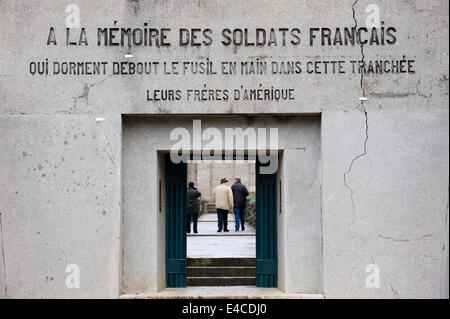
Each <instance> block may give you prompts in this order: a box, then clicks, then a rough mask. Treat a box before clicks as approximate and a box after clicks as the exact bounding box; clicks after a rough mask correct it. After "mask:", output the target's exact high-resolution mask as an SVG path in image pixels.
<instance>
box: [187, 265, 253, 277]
mask: <svg viewBox="0 0 450 319" xmlns="http://www.w3.org/2000/svg"><path fill="white" fill-rule="evenodd" d="M187 276H188V277H255V276H256V267H188V268H187Z"/></svg>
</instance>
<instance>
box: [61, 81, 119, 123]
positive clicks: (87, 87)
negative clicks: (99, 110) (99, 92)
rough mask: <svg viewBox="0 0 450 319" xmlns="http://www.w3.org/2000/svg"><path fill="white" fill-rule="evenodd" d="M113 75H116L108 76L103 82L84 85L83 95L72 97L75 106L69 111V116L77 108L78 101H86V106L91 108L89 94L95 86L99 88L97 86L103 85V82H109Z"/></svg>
mask: <svg viewBox="0 0 450 319" xmlns="http://www.w3.org/2000/svg"><path fill="white" fill-rule="evenodd" d="M113 75H114V74H111V75H109V76H107V77H106V78H104V79H103V80H101V81H99V82H96V83H92V84H87V83H83V93H82V94H80V95H78V96H74V97H72V99H73V102H74V104H73V106H72V107H71V108H70V109H69V110H68V111H67V113H69V114H70V113H72V111H73V110H74V109H75V108H76V107H77V104H78V100H81V99H83V100H85V102H86V106H89V93H90V90H91V89H92V88H93V87H94V86H97V85H99V84H102V83H103V82H105V81H106V80H108V79H109V78H110V77H112V76H113ZM88 113H90V111H89V112H88Z"/></svg>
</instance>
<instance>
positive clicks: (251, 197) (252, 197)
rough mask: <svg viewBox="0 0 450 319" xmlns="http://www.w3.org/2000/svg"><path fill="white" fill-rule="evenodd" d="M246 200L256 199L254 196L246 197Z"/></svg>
mask: <svg viewBox="0 0 450 319" xmlns="http://www.w3.org/2000/svg"><path fill="white" fill-rule="evenodd" d="M247 199H256V195H250V196H247Z"/></svg>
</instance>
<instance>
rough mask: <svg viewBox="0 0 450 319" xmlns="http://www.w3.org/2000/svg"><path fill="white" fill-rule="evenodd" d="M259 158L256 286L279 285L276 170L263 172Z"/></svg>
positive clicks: (257, 170)
mask: <svg viewBox="0 0 450 319" xmlns="http://www.w3.org/2000/svg"><path fill="white" fill-rule="evenodd" d="M261 166H266V165H264V164H261V163H260V161H259V160H258V158H257V160H256V172H255V175H256V286H257V287H264V288H272V287H278V244H277V236H278V235H277V173H276V172H275V173H274V174H261V173H260V167H261Z"/></svg>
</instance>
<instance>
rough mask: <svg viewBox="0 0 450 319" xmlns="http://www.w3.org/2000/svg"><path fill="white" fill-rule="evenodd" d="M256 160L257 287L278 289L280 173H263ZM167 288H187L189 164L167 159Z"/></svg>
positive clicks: (167, 157) (167, 155)
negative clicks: (176, 162)
mask: <svg viewBox="0 0 450 319" xmlns="http://www.w3.org/2000/svg"><path fill="white" fill-rule="evenodd" d="M261 166H264V164H261V163H260V162H259V160H258V159H257V160H256V172H255V175H256V286H257V287H265V288H270V287H278V244H277V173H274V174H260V172H259V168H260V167H261ZM165 175H166V178H165V179H166V183H165V190H166V193H165V200H166V209H165V213H166V287H168V288H178V287H186V284H187V278H186V269H187V263H186V229H185V227H186V226H185V225H186V181H187V164H186V163H180V164H174V163H173V162H172V161H171V159H170V154H166V156H165Z"/></svg>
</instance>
